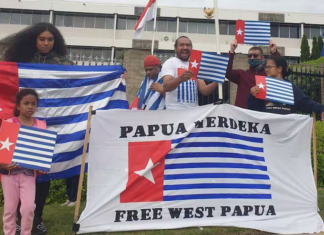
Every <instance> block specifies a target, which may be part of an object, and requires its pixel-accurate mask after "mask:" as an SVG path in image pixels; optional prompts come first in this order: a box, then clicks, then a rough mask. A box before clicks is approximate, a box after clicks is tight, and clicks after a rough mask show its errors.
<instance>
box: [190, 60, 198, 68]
mask: <svg viewBox="0 0 324 235" xmlns="http://www.w3.org/2000/svg"><path fill="white" fill-rule="evenodd" d="M198 65H199V63H197V60H195V61H194V62H191V66H192V68H196V69H197V66H198Z"/></svg>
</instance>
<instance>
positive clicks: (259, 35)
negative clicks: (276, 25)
mask: <svg viewBox="0 0 324 235" xmlns="http://www.w3.org/2000/svg"><path fill="white" fill-rule="evenodd" d="M235 35H236V36H235V39H236V40H237V43H242V44H253V45H268V44H269V42H270V37H271V28H270V22H262V21H243V20H237V21H236V33H235Z"/></svg>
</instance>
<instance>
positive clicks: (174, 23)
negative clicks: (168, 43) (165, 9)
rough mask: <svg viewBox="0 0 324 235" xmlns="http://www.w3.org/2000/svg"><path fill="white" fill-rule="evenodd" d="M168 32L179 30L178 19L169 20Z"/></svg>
mask: <svg viewBox="0 0 324 235" xmlns="http://www.w3.org/2000/svg"><path fill="white" fill-rule="evenodd" d="M168 32H177V21H176V20H168Z"/></svg>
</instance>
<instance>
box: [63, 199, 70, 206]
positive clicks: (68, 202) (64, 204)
mask: <svg viewBox="0 0 324 235" xmlns="http://www.w3.org/2000/svg"><path fill="white" fill-rule="evenodd" d="M70 203H71V202H70V201H69V200H67V201H66V202H64V203H63V204H62V205H61V206H68V205H69V204H70Z"/></svg>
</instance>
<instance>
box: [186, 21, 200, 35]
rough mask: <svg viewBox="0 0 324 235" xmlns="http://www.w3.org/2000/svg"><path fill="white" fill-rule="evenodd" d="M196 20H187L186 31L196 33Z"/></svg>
mask: <svg viewBox="0 0 324 235" xmlns="http://www.w3.org/2000/svg"><path fill="white" fill-rule="evenodd" d="M197 28H198V22H195V21H188V33H197Z"/></svg>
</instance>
